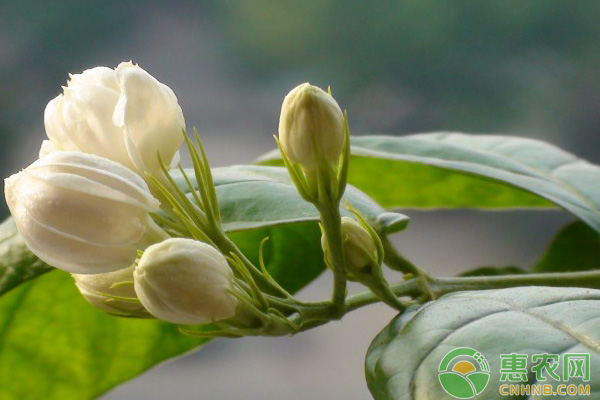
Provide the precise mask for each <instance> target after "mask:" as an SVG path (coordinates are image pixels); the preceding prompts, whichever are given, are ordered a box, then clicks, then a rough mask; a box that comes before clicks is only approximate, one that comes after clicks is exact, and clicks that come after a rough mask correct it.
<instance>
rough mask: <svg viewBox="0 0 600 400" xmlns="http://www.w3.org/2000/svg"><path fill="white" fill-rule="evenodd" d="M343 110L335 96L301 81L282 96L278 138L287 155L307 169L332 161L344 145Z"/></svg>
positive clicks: (336, 159)
mask: <svg viewBox="0 0 600 400" xmlns="http://www.w3.org/2000/svg"><path fill="white" fill-rule="evenodd" d="M344 124H345V123H344V114H343V113H342V110H341V109H340V106H339V105H338V103H337V102H336V101H335V99H334V98H333V97H332V96H331V95H330V94H328V93H327V92H325V91H324V90H322V89H321V88H319V87H317V86H312V85H311V84H310V83H303V84H301V85H299V86H297V87H296V88H294V89H293V90H292V91H291V92H290V93H288V95H287V96H285V99H284V100H283V104H282V106H281V116H280V118H279V141H280V143H281V147H282V149H283V151H284V152H285V154H286V156H287V157H288V159H289V160H290V161H291V162H292V163H294V164H300V165H302V166H303V167H304V168H306V169H308V170H315V169H316V168H317V167H318V165H319V163H320V162H321V163H325V164H327V165H333V164H336V163H337V162H338V161H339V158H340V156H341V154H342V149H343V147H344V138H345V134H344V129H345V128H344Z"/></svg>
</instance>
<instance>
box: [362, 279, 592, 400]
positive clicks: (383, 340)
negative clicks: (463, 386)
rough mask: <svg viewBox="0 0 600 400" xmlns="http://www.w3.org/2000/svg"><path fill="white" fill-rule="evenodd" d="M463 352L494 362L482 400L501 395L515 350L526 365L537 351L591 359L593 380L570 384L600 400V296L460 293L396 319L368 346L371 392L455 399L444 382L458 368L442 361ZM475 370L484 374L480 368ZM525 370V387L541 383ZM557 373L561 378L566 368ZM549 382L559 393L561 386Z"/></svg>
mask: <svg viewBox="0 0 600 400" xmlns="http://www.w3.org/2000/svg"><path fill="white" fill-rule="evenodd" d="M462 347H468V348H472V349H475V350H477V351H479V352H480V353H481V354H482V355H483V356H484V357H485V359H486V360H487V363H488V364H489V371H490V377H489V383H488V384H487V387H486V388H485V390H483V392H482V393H481V394H479V395H477V397H476V398H477V399H479V400H497V399H499V398H503V396H501V395H500V393H499V387H500V385H501V384H502V383H506V382H501V373H500V366H501V361H500V360H501V359H500V355H502V354H511V353H516V354H525V355H527V356H528V359H529V363H528V366H531V364H532V359H531V356H532V355H534V354H543V353H548V354H558V355H559V356H560V362H561V363H562V362H563V359H562V356H563V355H564V354H565V353H587V354H590V359H591V360H590V368H591V371H592V373H591V377H590V381H589V382H582V380H581V379H577V378H571V379H569V381H568V383H569V384H581V383H589V384H590V389H591V396H589V397H586V398H589V399H594V400H596V399H599V398H600V375H599V374H598V373H595V372H594V371H597V370H598V368H600V291H598V290H591V289H579V288H545V287H520V288H513V289H503V290H487V291H478V292H460V293H453V294H449V295H446V296H444V297H442V298H440V299H439V300H437V301H434V302H431V303H428V304H426V305H424V306H422V307H420V308H414V309H411V310H409V311H407V312H405V313H404V314H402V315H399V316H398V317H396V318H395V319H393V320H392V322H391V323H390V324H389V325H388V326H387V327H386V328H385V329H384V330H383V331H382V332H381V333H380V334H379V335H378V336H377V337H376V338H375V340H374V341H373V343H372V344H371V346H370V348H369V351H368V354H367V358H366V374H367V382H368V385H369V389H370V390H371V393H372V394H373V396H374V397H375V399H376V400H391V399H394V400H428V399H446V398H451V397H449V395H448V394H447V393H446V391H445V390H444V389H443V388H442V385H441V383H440V378H439V377H440V375H442V374H443V373H444V372H445V371H447V370H448V369H453V366H452V364H449V365H448V366H447V367H448V368H445V367H446V366H445V365H443V364H442V363H441V361H442V360H443V359H444V356H445V355H446V354H447V353H449V352H450V351H452V350H454V349H457V348H462ZM470 360H471V362H472V364H473V365H475V364H477V363H473V361H474V360H473V359H470ZM440 371H441V372H440ZM475 371H476V372H478V373H481V372H485V371H484V368H482V366H481V365H480V366H479V367H477V366H476V368H475ZM527 371H528V374H527V377H526V378H527V381H528V383H536V377H535V374H534V373H533V371H532V370H531V369H530V368H528V369H527ZM557 373H558V374H559V377H562V364H561V365H560V368H558V369H557ZM442 380H443V379H442ZM473 383H477V382H473ZM544 383H549V384H552V385H553V386H554V387H555V388H556V385H558V384H560V383H563V382H556V381H554V380H552V379H548V380H547V381H546V382H544ZM473 387H477V385H474V386H473ZM519 398H520V397H519ZM531 398H532V399H533V398H536V397H531ZM553 398H560V397H553ZM565 398H566V397H565Z"/></svg>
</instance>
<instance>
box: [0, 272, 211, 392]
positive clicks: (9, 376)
mask: <svg viewBox="0 0 600 400" xmlns="http://www.w3.org/2000/svg"><path fill="white" fill-rule="evenodd" d="M201 343H202V341H201V340H199V339H195V338H191V337H189V336H185V335H183V334H181V333H179V331H178V328H177V326H176V325H172V324H167V323H163V322H160V321H156V320H141V319H127V318H118V317H113V316H110V315H108V314H105V313H103V312H101V311H99V310H97V309H95V308H94V307H92V306H91V305H89V304H87V303H86V302H85V301H84V300H83V298H82V297H81V295H80V294H79V292H78V291H77V289H76V288H75V285H74V284H73V279H72V278H71V277H70V276H69V274H67V273H65V272H63V271H58V270H56V271H53V272H51V273H49V274H46V275H44V276H41V277H39V278H38V279H36V280H33V281H30V282H27V283H25V284H23V285H21V286H20V287H18V288H16V289H15V290H12V291H11V292H10V293H7V294H6V295H4V296H3V297H1V298H0V398H2V399H3V400H22V399H62V400H71V399H73V400H82V399H95V398H96V397H98V396H99V395H101V394H102V393H104V392H106V391H108V390H110V389H111V388H113V387H114V386H116V385H117V384H119V383H121V382H123V381H125V380H128V379H131V378H133V377H135V376H137V375H139V374H141V373H142V372H143V371H145V370H147V369H148V368H150V367H152V366H154V365H156V364H157V363H159V362H161V361H163V360H166V359H168V358H171V357H174V356H176V355H179V354H182V353H184V352H186V351H189V350H191V349H192V348H194V347H196V346H198V345H199V344H201Z"/></svg>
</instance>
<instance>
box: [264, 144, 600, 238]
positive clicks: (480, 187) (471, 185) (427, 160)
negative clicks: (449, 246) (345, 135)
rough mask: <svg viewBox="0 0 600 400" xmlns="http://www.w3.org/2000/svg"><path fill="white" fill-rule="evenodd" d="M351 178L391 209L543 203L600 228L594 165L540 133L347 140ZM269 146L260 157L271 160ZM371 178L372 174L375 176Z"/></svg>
mask: <svg viewBox="0 0 600 400" xmlns="http://www.w3.org/2000/svg"><path fill="white" fill-rule="evenodd" d="M352 154H353V158H352V162H351V164H350V165H351V169H350V176H349V182H350V183H352V184H353V185H355V186H356V187H358V188H360V189H361V190H363V191H364V192H365V193H367V194H368V195H369V196H371V197H373V198H374V199H375V200H376V201H377V202H379V203H380V204H382V205H383V206H385V207H392V208H398V207H403V208H456V207H472V208H488V209H490V208H491V209H497V208H526V207H535V208H548V207H552V203H554V204H556V205H558V206H560V207H562V208H564V209H565V210H567V211H569V212H571V213H573V214H574V215H576V216H577V217H578V218H580V219H581V220H583V221H585V222H586V223H587V224H588V225H590V226H591V227H593V228H594V229H595V230H597V231H600V189H598V184H597V183H598V182H599V181H600V168H599V167H598V166H595V165H593V164H590V163H588V162H586V161H584V160H582V159H579V158H577V157H575V156H574V155H572V154H570V153H567V152H565V151H563V150H561V149H559V148H558V147H555V146H553V145H550V144H548V143H545V142H541V141H538V140H532V139H525V138H517V137H509V136H492V135H466V134H460V133H429V134H417V135H410V136H403V137H392V136H361V137H355V138H353V140H352ZM278 159H279V156H278V154H277V153H275V152H272V153H269V154H267V155H266V156H264V157H262V158H261V159H260V160H259V162H260V163H264V164H268V165H276V164H279V163H280V161H279V160H278ZM375 177H376V178H375Z"/></svg>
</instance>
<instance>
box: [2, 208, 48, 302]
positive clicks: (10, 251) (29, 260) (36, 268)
mask: <svg viewBox="0 0 600 400" xmlns="http://www.w3.org/2000/svg"><path fill="white" fill-rule="evenodd" d="M50 270H52V268H51V267H49V266H48V265H46V264H44V263H43V262H42V261H41V260H39V259H38V258H37V257H36V256H34V255H33V254H32V253H31V252H30V251H29V249H28V248H27V246H26V245H25V242H23V238H22V237H21V235H20V234H19V232H18V231H17V227H16V225H15V222H14V221H13V219H12V218H9V219H7V220H6V221H4V222H3V223H2V224H0V296H1V295H2V294H4V293H6V292H8V291H9V290H11V289H12V288H14V287H16V286H18V285H20V284H21V283H23V282H26V281H28V280H30V279H33V278H35V277H37V276H39V275H41V274H43V273H46V272H48V271H50Z"/></svg>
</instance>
